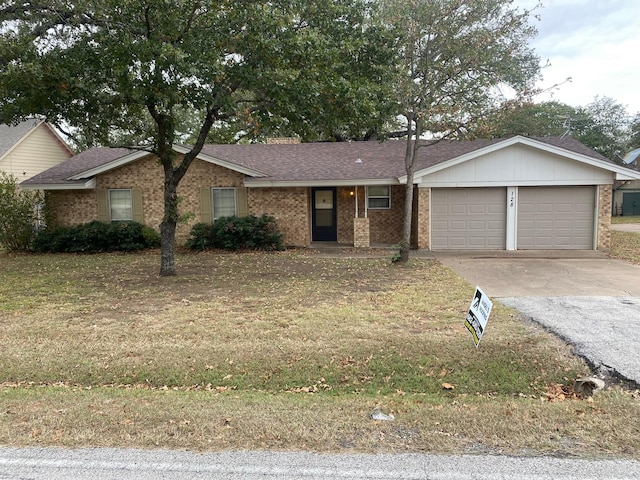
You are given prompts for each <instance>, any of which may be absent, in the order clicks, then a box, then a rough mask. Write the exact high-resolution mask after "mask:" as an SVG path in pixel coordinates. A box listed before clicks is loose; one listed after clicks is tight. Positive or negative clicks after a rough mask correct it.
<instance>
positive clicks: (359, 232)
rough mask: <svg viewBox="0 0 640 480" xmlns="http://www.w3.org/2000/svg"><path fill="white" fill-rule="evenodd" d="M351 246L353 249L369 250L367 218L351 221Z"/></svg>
mask: <svg viewBox="0 0 640 480" xmlns="http://www.w3.org/2000/svg"><path fill="white" fill-rule="evenodd" d="M353 246H354V247H355V248H369V247H370V246H371V243H370V237H369V219H368V218H354V219H353Z"/></svg>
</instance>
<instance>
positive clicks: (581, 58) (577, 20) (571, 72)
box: [515, 0, 640, 113]
mask: <svg viewBox="0 0 640 480" xmlns="http://www.w3.org/2000/svg"><path fill="white" fill-rule="evenodd" d="M543 3H544V6H543V8H540V9H537V10H535V12H534V13H537V14H538V15H539V16H540V21H539V22H535V26H536V27H537V28H538V31H539V35H538V37H537V38H536V39H534V40H533V41H532V46H533V47H534V48H535V49H536V52H537V53H538V55H539V56H540V59H541V61H542V63H543V64H544V63H545V62H546V61H547V60H549V62H550V66H549V67H547V68H545V69H544V70H543V76H544V79H543V81H542V82H541V83H540V87H542V88H548V87H550V86H552V85H554V84H556V83H561V82H563V81H564V80H565V79H566V78H567V77H572V79H573V81H572V82H571V83H566V84H564V85H562V86H561V87H560V88H559V89H558V90H555V91H553V92H552V94H544V95H541V96H540V97H539V98H538V100H540V101H542V100H548V99H550V98H553V99H555V100H558V101H560V102H564V103H568V104H570V105H574V106H582V105H586V104H588V103H590V102H592V101H593V99H594V98H595V97H596V96H601V97H602V96H607V97H611V98H613V99H614V100H616V101H617V102H619V103H621V104H623V105H626V106H627V109H628V111H629V112H630V113H636V112H640V88H638V84H639V83H640V61H639V58H640V55H639V53H640V30H639V29H638V28H637V25H635V23H636V22H637V19H638V18H640V2H636V1H634V0H609V1H606V2H605V1H602V0H546V1H543ZM536 4H537V0H516V2H515V5H516V6H519V7H522V8H527V9H531V8H533V7H534V6H535V5H536Z"/></svg>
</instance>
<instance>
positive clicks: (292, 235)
mask: <svg viewBox="0 0 640 480" xmlns="http://www.w3.org/2000/svg"><path fill="white" fill-rule="evenodd" d="M248 206H249V213H250V214H253V215H256V216H259V215H262V214H266V215H271V216H273V217H274V218H275V219H276V221H277V223H278V227H279V229H280V231H281V232H282V234H283V236H284V244H285V245H287V246H292V247H308V246H309V245H310V244H311V238H310V231H311V220H310V218H309V214H310V206H309V189H308V188H305V187H297V188H250V189H249V195H248Z"/></svg>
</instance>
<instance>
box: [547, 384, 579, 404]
mask: <svg viewBox="0 0 640 480" xmlns="http://www.w3.org/2000/svg"><path fill="white" fill-rule="evenodd" d="M540 398H542V399H543V400H544V399H546V400H547V401H549V402H563V401H565V400H577V399H579V398H580V397H578V395H576V393H575V392H574V391H573V388H572V387H569V386H567V385H562V384H561V383H552V384H551V385H548V386H547V391H546V392H545V393H543V394H542V396H541V397H540Z"/></svg>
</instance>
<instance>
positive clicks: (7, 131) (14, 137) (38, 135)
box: [0, 119, 73, 182]
mask: <svg viewBox="0 0 640 480" xmlns="http://www.w3.org/2000/svg"><path fill="white" fill-rule="evenodd" d="M72 156H73V152H72V151H71V149H70V148H69V147H68V146H67V144H66V143H65V142H64V141H63V140H62V138H60V135H58V134H57V133H56V131H55V130H54V129H53V128H52V127H51V126H50V125H49V124H48V123H46V122H45V121H44V120H40V119H29V120H25V121H24V122H22V123H19V124H17V125H15V126H9V125H1V124H0V171H2V172H6V173H8V174H10V175H13V176H14V177H15V178H16V179H17V181H18V182H23V181H24V180H28V179H29V178H31V177H33V176H34V175H36V174H38V173H40V172H42V171H44V170H47V169H49V168H51V167H53V166H54V165H57V164H59V163H60V162H63V161H65V160H68V159H69V158H71V157H72Z"/></svg>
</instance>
